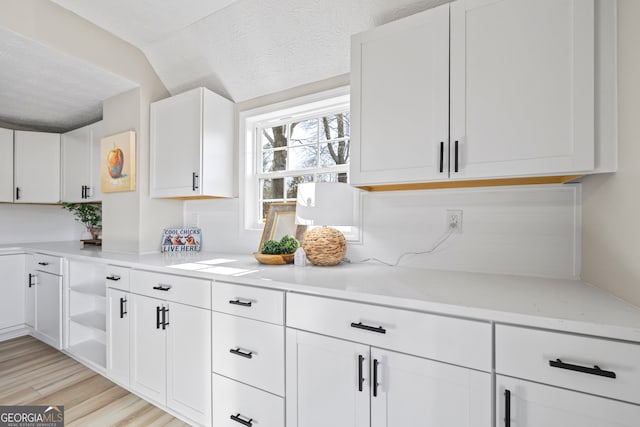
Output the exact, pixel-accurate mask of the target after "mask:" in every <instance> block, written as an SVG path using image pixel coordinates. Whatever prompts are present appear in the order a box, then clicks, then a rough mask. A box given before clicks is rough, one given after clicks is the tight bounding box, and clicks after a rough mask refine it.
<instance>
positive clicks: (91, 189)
mask: <svg viewBox="0 0 640 427" xmlns="http://www.w3.org/2000/svg"><path fill="white" fill-rule="evenodd" d="M101 138H102V122H101V121H100V122H97V123H94V124H91V125H88V126H84V127H82V128H79V129H75V130H72V131H70V132H67V133H65V134H63V135H62V138H61V144H62V145H61V146H62V148H61V156H62V200H63V201H65V202H69V203H87V202H96V201H99V200H101V199H102V193H101V192H100V139H101Z"/></svg>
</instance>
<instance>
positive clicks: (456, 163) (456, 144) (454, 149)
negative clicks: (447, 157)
mask: <svg viewBox="0 0 640 427" xmlns="http://www.w3.org/2000/svg"><path fill="white" fill-rule="evenodd" d="M453 151H454V156H455V158H454V163H453V171H454V172H458V141H456V142H455V143H454V144H453Z"/></svg>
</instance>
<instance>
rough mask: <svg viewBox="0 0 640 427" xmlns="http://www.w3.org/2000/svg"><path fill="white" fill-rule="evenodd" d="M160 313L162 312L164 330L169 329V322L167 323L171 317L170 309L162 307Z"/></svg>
mask: <svg viewBox="0 0 640 427" xmlns="http://www.w3.org/2000/svg"><path fill="white" fill-rule="evenodd" d="M160 311H162V330H165V329H167V326H169V322H167V318H168V317H169V316H168V314H169V307H162V309H160Z"/></svg>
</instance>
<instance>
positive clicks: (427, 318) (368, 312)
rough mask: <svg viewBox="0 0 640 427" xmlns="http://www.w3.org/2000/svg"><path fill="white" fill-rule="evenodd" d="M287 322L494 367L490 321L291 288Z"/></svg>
mask: <svg viewBox="0 0 640 427" xmlns="http://www.w3.org/2000/svg"><path fill="white" fill-rule="evenodd" d="M287 326H289V327H293V328H297V329H302V330H307V331H311V332H318V333H320V334H325V335H329V336H334V337H338V338H343V339H347V340H350V341H356V342H361V343H365V344H369V345H373V346H376V347H380V348H385V349H390V350H395V351H399V352H403V353H408V354H413V355H417V356H422V357H426V358H429V359H434V360H441V361H444V362H448V363H452V364H455V365H461V366H467V367H470V368H474V369H479V370H482V371H491V357H492V353H491V345H492V335H491V325H490V324H489V323H485V322H480V321H474V320H465V319H457V318H452V317H446V316H438V315H433V314H427V313H418V312H414V311H408V310H400V309H394V308H387V307H380V306H375V305H369V304H361V303H356V302H349V301H341V300H333V299H329V298H322V297H314V296H308V295H300V294H294V293H289V294H288V295H287Z"/></svg>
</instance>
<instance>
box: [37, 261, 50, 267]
mask: <svg viewBox="0 0 640 427" xmlns="http://www.w3.org/2000/svg"><path fill="white" fill-rule="evenodd" d="M38 265H44V266H47V265H49V263H48V262H44V261H40V262H39V263H38Z"/></svg>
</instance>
